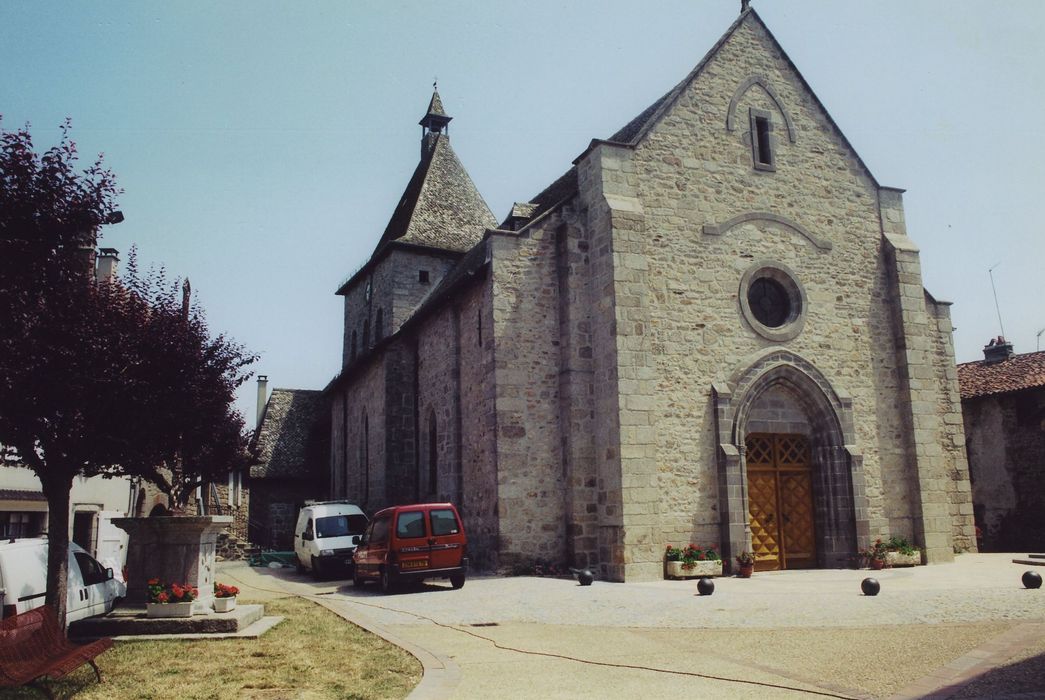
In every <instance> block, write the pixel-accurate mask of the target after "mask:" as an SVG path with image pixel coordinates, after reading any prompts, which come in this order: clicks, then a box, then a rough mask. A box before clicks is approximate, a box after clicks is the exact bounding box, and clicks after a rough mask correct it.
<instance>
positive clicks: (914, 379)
mask: <svg viewBox="0 0 1045 700" xmlns="http://www.w3.org/2000/svg"><path fill="white" fill-rule="evenodd" d="M451 119H452V117H451V116H450V115H449V114H448V112H447V110H446V109H445V108H444V106H443V103H442V100H441V99H440V96H439V94H438V93H437V92H436V93H435V94H433V95H432V98H431V101H430V103H429V106H428V109H427V111H426V113H425V115H424V116H423V118H422V119H421V121H420V125H421V127H422V139H421V157H420V162H419V163H418V165H417V168H416V170H415V171H414V173H413V176H412V177H411V178H410V181H409V183H408V184H407V186H406V189H405V191H404V193H403V196H402V198H401V200H400V201H399V203H398V206H397V207H396V209H395V211H394V212H392V214H391V218H390V220H389V222H388V225H387V227H386V228H385V230H384V232H383V234H382V235H381V237H380V239H379V240H378V242H377V245H376V247H375V249H374V252H373V254H372V255H371V256H370V258H369V259H368V261H367V262H366V263H365V264H364V265H363V266H362V267H361V268H360V269H359V270H358V271H357V272H355V273H354V274H353V275H352V276H351V277H350V278H349V279H348V280H347V281H346V282H345V283H344V284H343V285H341V287H340V288H339V289H338V290H337V293H338V294H339V295H341V296H343V297H344V344H343V355H342V368H341V371H340V372H339V373H338V375H337V376H336V377H335V378H333V379H332V380H331V381H330V383H329V384H328V386H327V387H326V389H325V396H326V398H327V400H328V403H329V406H330V409H329V410H330V417H329V419H330V490H331V495H332V496H333V497H335V498H347V499H351V500H353V501H354V502H357V503H359V504H360V505H361V506H362V507H363V508H364V509H365V510H367V511H368V512H373V511H375V510H377V509H378V508H381V507H384V506H387V505H391V504H396V503H409V502H417V501H452V502H454V503H455V504H456V505H457V506H458V508H459V509H460V511H461V514H462V516H463V518H464V521H465V526H466V528H467V530H468V535H469V555H470V557H471V561H472V563H473V568H475V569H477V570H480V571H504V570H520V569H523V570H525V568H526V567H527V566H533V565H535V564H536V563H550V564H555V565H558V566H563V565H568V566H574V567H589V568H591V569H592V570H593V571H595V572H596V575H597V576H598V577H599V578H600V579H602V580H610V581H642V580H651V579H657V578H660V577H661V576H662V574H663V559H664V550H665V547H666V546H667V545H669V544H674V545H679V544H684V543H689V542H693V543H697V544H698V545H700V546H707V545H715V546H717V547H719V548H720V551H721V552H722V554H723V558H724V559H725V560H726V564H727V570H728V568H729V564H730V562H731V560H732V558H733V557H734V556H736V555H737V554H739V553H740V552H747V551H750V552H753V553H754V554H755V557H756V568H758V569H763V570H767V569H794V568H812V567H819V568H836V567H846V566H852V565H853V560H854V557H855V555H856V552H857V551H858V549H861V548H865V547H867V546H868V545H869V543H871V542H873V541H874V540H875V539H876V538H878V537H882V538H887V537H890V536H903V537H906V538H907V539H909V540H910V541H911V542H913V543H914V544H917V545H918V546H920V547H922V548H923V549H924V552H925V560H926V561H927V562H928V563H935V562H944V561H949V560H950V559H951V558H952V557H953V553H954V552H956V551H966V550H975V547H976V540H975V527H974V524H973V509H972V499H971V492H970V484H969V475H968V465H967V462H966V456H965V436H964V431H963V425H962V414H961V405H960V402H959V394H958V382H957V376H956V371H955V363H954V352H953V347H952V341H951V322H950V312H949V304H948V303H947V302H944V301H940V300H937V299H936V298H934V297H933V296H932V295H931V294H930V293H929V292H928V291H926V290H925V289H924V288H923V287H922V278H921V266H920V261H919V251H918V247H917V245H916V244H915V243H914V241H913V240H912V239H911V238H910V237H908V234H907V230H906V227H905V223H904V211H903V200H902V192H903V191H902V190H899V189H896V188H892V187H886V186H884V185H881V184H879V183H878V181H877V180H876V179H875V177H874V176H873V175H872V174H871V173H870V172H869V170H868V169H867V167H866V166H865V164H864V163H863V161H862V160H861V159H860V157H859V156H858V155H857V154H856V152H855V151H854V150H853V148H852V146H851V145H850V144H849V142H848V141H847V140H846V137H845V136H844V135H843V134H842V133H841V131H840V130H839V129H838V126H837V125H836V124H835V123H834V121H833V120H832V118H831V116H830V115H829V114H828V112H827V110H826V108H825V107H824V105H823V104H821V102H820V101H819V100H818V99H817V97H816V95H815V94H814V93H813V91H812V89H811V88H810V86H809V85H808V84H807V83H806V81H805V80H804V79H803V78H802V76H801V74H800V73H799V72H798V70H797V68H796V67H795V66H794V64H793V63H792V62H791V60H790V59H789V58H788V56H787V54H786V53H785V52H784V50H783V48H782V47H781V46H780V45H779V44H778V43H777V41H776V39H775V38H774V37H773V35H772V34H771V33H770V31H769V29H768V28H767V27H766V25H765V24H764V23H763V21H762V20H761V18H760V17H759V16H758V14H757V13H756V12H755V11H754V10H753V9H751V8H749V7H747V6H746V3H745V6H744V8H743V10H742V12H741V14H740V16H739V17H738V18H737V20H736V21H735V22H734V23H733V24H732V26H730V27H729V28H728V29H727V30H726V32H725V34H724V35H723V36H722V37H721V38H720V39H719V41H718V42H717V43H716V44H715V45H714V47H712V48H711V50H710V51H709V52H708V53H707V55H706V56H705V57H704V58H703V59H702V60H701V61H700V62H699V63H698V64H697V65H696V67H695V68H693V70H692V71H691V72H690V73H689V74H688V75H686V76H685V77H683V78H682V80H681V82H679V83H678V84H677V85H676V86H675V87H674V88H672V89H671V90H670V91H669V92H668V93H667V94H665V95H664V96H663V97H661V98H660V99H659V100H657V101H656V102H654V103H653V104H652V105H650V106H649V108H648V109H646V110H645V111H644V112H642V113H641V114H639V115H638V116H637V117H635V118H634V119H632V120H631V121H630V122H628V123H627V124H626V125H625V126H623V127H622V128H621V129H620V130H619V131H617V132H616V133H614V134H612V135H610V136H609V137H608V138H602V139H593V140H592V141H591V142H590V144H589V145H588V147H587V148H586V149H585V150H584V151H583V152H582V153H580V154H579V155H577V157H576V159H575V160H574V161H573V164H572V166H571V167H569V169H568V170H566V172H565V173H564V174H563V175H562V176H561V177H560V178H559V179H557V180H556V181H555V182H552V183H551V184H550V185H549V186H548V187H547V188H546V189H545V190H543V191H542V192H540V193H539V194H537V195H535V196H533V197H531V198H529V199H527V200H526V201H520V202H517V203H516V204H515V205H514V206H513V207H512V209H511V211H510V212H508V213H507V215H506V216H505V218H504V219H503V220H501V221H500V222H499V223H498V219H497V218H495V217H494V215H493V213H492V212H491V211H490V210H489V208H488V207H487V205H486V203H485V202H484V200H483V198H482V196H481V195H480V193H479V191H478V189H477V188H476V185H475V184H474V183H473V181H472V180H471V178H470V177H469V175H468V173H467V172H466V170H465V168H464V166H463V165H462V163H461V162H460V160H459V159H458V158H457V156H456V155H455V153H454V151H453V148H452V147H451V142H450V136H449V124H450V121H451ZM623 121H624V120H623V119H622V122H623Z"/></svg>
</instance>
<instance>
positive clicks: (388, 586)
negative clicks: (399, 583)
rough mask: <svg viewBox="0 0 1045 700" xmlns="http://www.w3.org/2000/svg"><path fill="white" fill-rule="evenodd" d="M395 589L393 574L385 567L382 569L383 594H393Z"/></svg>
mask: <svg viewBox="0 0 1045 700" xmlns="http://www.w3.org/2000/svg"><path fill="white" fill-rule="evenodd" d="M393 588H395V583H393V581H392V572H391V570H390V569H389V568H388V567H387V566H385V567H382V568H381V592H382V593H391V592H392V589H393Z"/></svg>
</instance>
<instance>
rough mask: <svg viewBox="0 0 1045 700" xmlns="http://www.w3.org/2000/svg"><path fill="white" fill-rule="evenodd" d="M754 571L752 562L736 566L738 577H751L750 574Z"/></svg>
mask: <svg viewBox="0 0 1045 700" xmlns="http://www.w3.org/2000/svg"><path fill="white" fill-rule="evenodd" d="M753 573H755V565H754V564H740V565H739V566H738V568H737V577H738V578H751V574H753Z"/></svg>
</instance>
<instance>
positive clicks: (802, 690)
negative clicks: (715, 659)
mask: <svg viewBox="0 0 1045 700" xmlns="http://www.w3.org/2000/svg"><path fill="white" fill-rule="evenodd" d="M222 575H223V576H226V577H227V578H231V579H232V580H234V581H239V582H240V583H242V584H243V585H244V586H246V587H248V588H253V589H256V590H259V591H266V592H268V593H280V594H282V595H281V596H280V597H281V598H318V597H319V596H320V595H324V594H317V593H310V594H307V595H306V594H301V593H290V592H289V591H286V590H283V591H277V590H274V589H272V588H262V587H261V586H256V585H254V584H252V583H247V582H245V581H243V580H241V579H238V578H236V577H235V576H232V575H230V574H227V573H223V574H222ZM342 600H344V602H346V603H353V604H355V605H362V606H365V607H368V608H376V609H378V610H384V611H386V612H395V613H399V614H401V615H410V616H411V617H416V618H418V619H421V620H427V621H428V622H431V623H432V624H433V625H436V626H438V627H442V628H444V629H449V630H454V631H455V632H461V633H463V634H467V635H470V636H472V637H475V638H476V639H482V640H483V641H486V642H489V643H490V644H493V645H494V647H496V648H497V649H501V650H502V651H514V652H516V653H519V654H528V655H530V656H546V657H549V658H553V659H562V660H564V661H575V662H577V663H580V664H588V665H589V666H605V667H608V668H627V669H633V670H636V671H652V672H653V673H668V674H673V675H676V676H690V677H692V678H704V679H707V680H713V681H723V682H725V683H743V684H745V685H757V686H760V687H763V688H775V689H779V690H793V691H794V692H796V693H806V694H807V695H819V696H821V697H827V698H839V699H840V700H856V699H855V698H853V697H851V696H849V695H838V694H836V693H829V692H826V691H822V690H806V689H805V688H795V687H794V686H790V685H779V684H777V683H764V682H762V681H749V680H744V679H743V678H726V677H724V676H713V675H710V674H707V673H697V672H695V671H676V670H674V669H670V668H656V667H654V666H640V665H638V664H619V663H613V662H609V661H593V660H591V659H581V658H578V657H575V656H566V655H565V654H553V653H551V652H546V651H532V650H529V649H519V648H516V647H510V646H505V645H503V644H501V643H500V642H498V641H497V640H495V639H490V638H489V637H484V636H483V635H481V634H478V633H476V632H472V631H471V630H467V629H463V628H461V627H456V626H454V625H448V624H445V623H443V622H439V621H438V620H433V619H432V618H430V617H428V616H426V615H421V614H420V613H415V612H409V611H407V610H398V609H396V608H390V607H387V606H384V605H375V604H374V603H364V602H362V601H359V600H355V599H352V598H344V599H342Z"/></svg>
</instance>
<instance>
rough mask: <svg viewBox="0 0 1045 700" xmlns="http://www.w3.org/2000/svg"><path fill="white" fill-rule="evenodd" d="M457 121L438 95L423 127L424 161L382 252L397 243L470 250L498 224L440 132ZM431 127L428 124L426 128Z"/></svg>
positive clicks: (390, 225) (390, 226)
mask: <svg viewBox="0 0 1045 700" xmlns="http://www.w3.org/2000/svg"><path fill="white" fill-rule="evenodd" d="M450 119H451V117H449V116H447V115H446V113H445V111H444V110H443V104H442V100H440V99H439V93H438V92H434V93H433V94H432V99H431V101H430V102H429V105H428V113H427V114H426V115H425V118H424V119H422V120H421V125H422V126H424V127H425V128H426V129H427V130H428V131H426V133H425V134H424V135H423V142H422V146H421V162H420V163H418V165H417V169H416V170H414V174H413V176H412V177H411V178H410V182H409V183H408V184H407V186H406V190H405V191H404V192H403V196H402V197H401V198H400V199H399V204H398V205H397V206H396V210H395V212H394V213H393V214H392V218H391V220H390V221H389V222H388V226H386V227H385V232H384V234H383V235H382V236H381V241H380V242H379V243H378V245H377V249H378V250H380V249H381V248H383V247H384V246H385V245H387V244H389V243H391V242H392V241H399V242H402V243H413V244H416V245H423V246H429V247H433V248H443V249H445V250H454V251H462V252H463V251H466V250H468V249H469V248H471V247H472V246H474V245H475V244H476V243H478V242H479V241H480V240H481V239H482V236H483V231H485V230H486V229H487V228H493V227H495V226H496V225H497V221H496V219H494V216H493V213H492V212H491V211H490V208H489V207H488V206H487V205H486V202H485V201H484V200H483V198H482V195H480V194H479V191H478V190H477V189H476V187H475V183H473V182H472V178H471V177H469V176H468V172H467V171H466V170H465V169H464V166H463V165H461V161H460V160H458V158H457V154H456V153H454V150H453V148H451V147H450V137H449V136H448V135H446V134H444V133H441V132H440V129H441V128H442V126H445V125H446V123H447V122H449V121H450ZM426 122H427V123H426Z"/></svg>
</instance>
